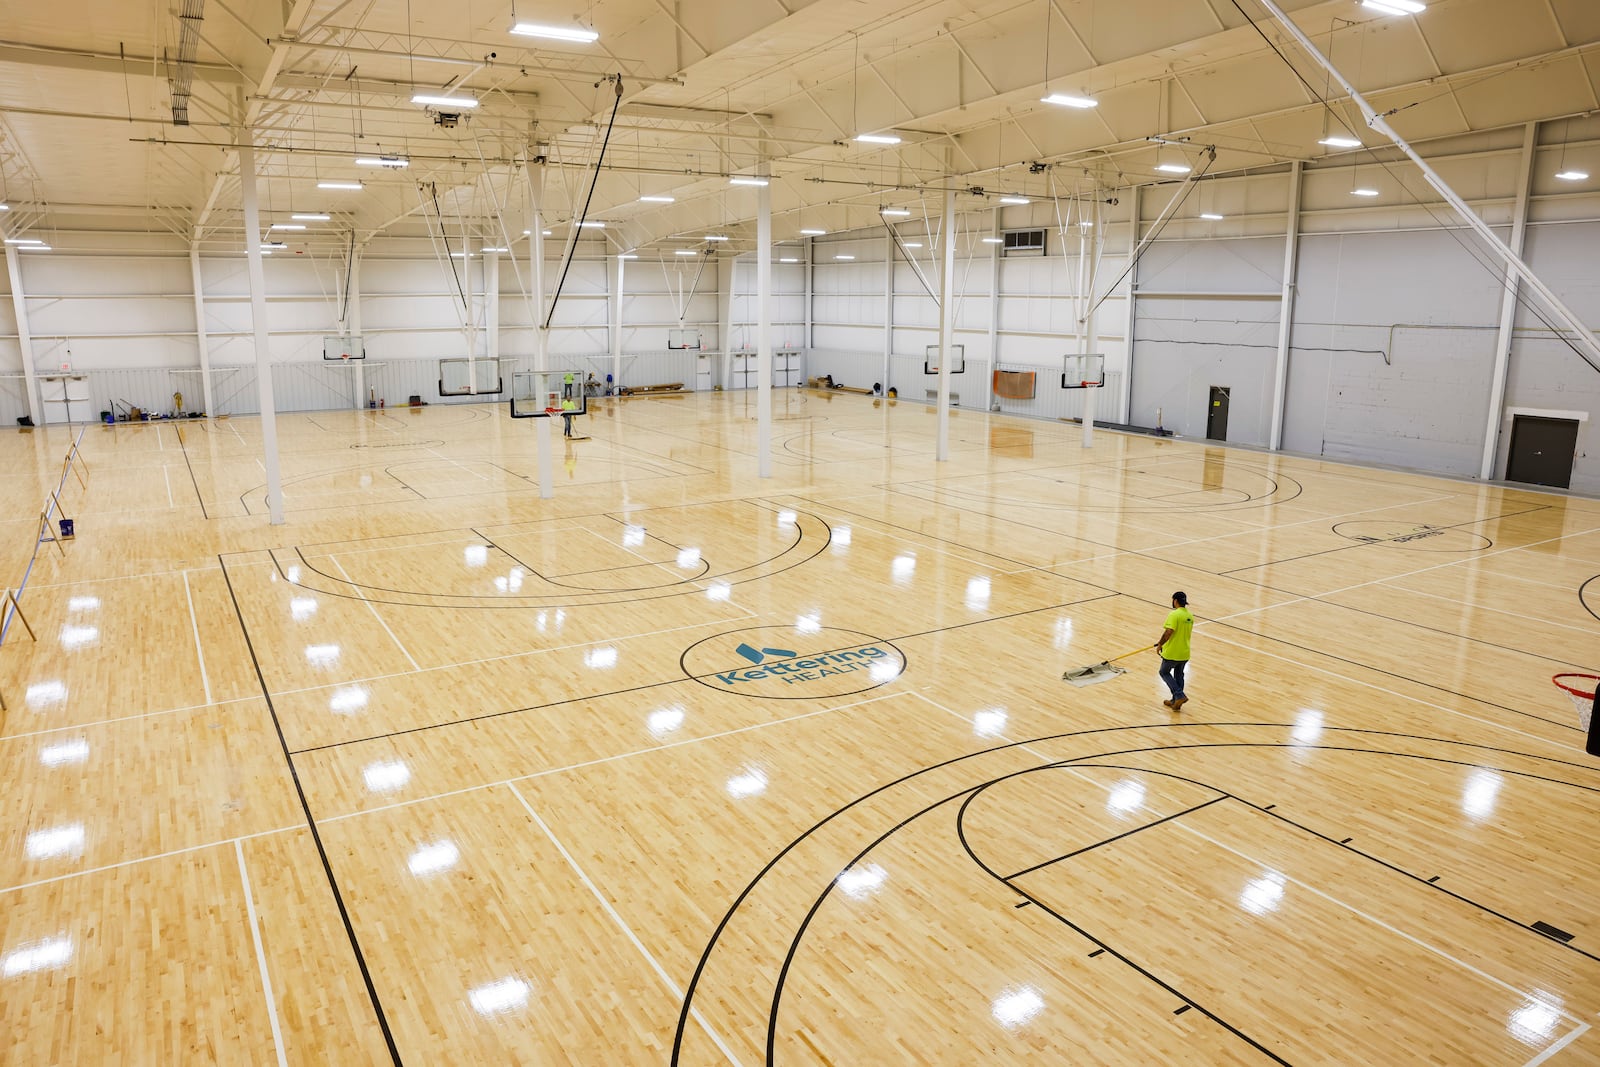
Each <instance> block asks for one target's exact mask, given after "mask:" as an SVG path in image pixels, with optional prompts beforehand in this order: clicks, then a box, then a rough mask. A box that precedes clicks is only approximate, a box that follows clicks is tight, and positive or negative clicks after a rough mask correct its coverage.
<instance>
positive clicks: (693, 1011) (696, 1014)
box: [506, 782, 742, 1067]
mask: <svg viewBox="0 0 1600 1067" xmlns="http://www.w3.org/2000/svg"><path fill="white" fill-rule="evenodd" d="M506 788H507V789H510V790H511V792H512V795H513V796H515V797H516V798H517V801H518V802H519V803H521V805H522V807H523V810H525V811H526V812H527V813H528V815H529V816H530V817H531V818H532V819H533V821H534V822H535V823H537V824H538V825H539V829H541V830H543V831H544V836H545V837H548V838H549V839H550V843H551V844H552V845H554V846H556V851H558V852H560V853H561V858H562V859H564V860H566V861H567V866H569V867H571V868H572V871H573V873H574V874H576V875H577V876H578V879H579V881H581V882H583V884H584V886H585V887H586V888H587V889H588V890H589V892H590V893H593V894H594V898H595V900H598V901H599V902H600V907H601V908H602V909H603V910H604V911H605V913H606V914H607V915H609V916H610V917H611V921H612V922H614V923H616V924H617V928H618V929H620V930H621V931H622V932H623V934H624V935H626V936H627V938H628V940H629V941H630V942H632V943H633V947H634V948H636V949H638V950H639V954H640V955H641V956H643V957H644V958H645V962H647V963H649V964H650V968H651V969H652V970H653V971H655V972H656V976H657V977H659V978H660V979H661V984H662V985H664V986H666V987H667V991H668V992H669V993H671V994H672V996H673V999H675V1000H677V1001H679V1002H680V1003H681V1002H682V1001H683V990H682V989H680V988H678V984H677V983H676V982H674V981H673V980H672V978H671V976H669V975H668V974H667V972H666V969H665V968H663V967H662V966H661V964H660V962H659V961H657V960H656V958H655V956H654V955H652V954H651V952H650V950H649V949H648V948H646V947H645V946H644V942H642V941H640V940H639V938H638V936H637V935H636V934H634V932H633V930H632V928H631V927H629V926H628V924H627V922H626V921H625V920H624V919H623V918H622V916H621V915H619V914H617V909H616V908H614V907H612V905H611V901H609V900H607V899H606V895H605V894H604V893H602V892H600V887H599V886H597V885H595V884H594V881H593V880H592V879H590V877H589V875H588V874H587V873H586V872H585V871H584V869H583V868H582V867H581V866H579V865H578V861H577V859H576V858H574V857H573V855H572V853H570V852H568V851H567V846H566V845H563V844H562V843H561V841H560V839H559V838H557V837H556V835H555V834H554V833H552V832H551V830H550V827H549V826H547V825H546V824H545V821H544V820H543V819H541V818H539V813H538V812H536V811H534V810H533V805H532V804H529V803H528V798H527V797H525V796H523V795H522V790H520V789H518V788H517V787H516V784H515V783H512V782H507V783H506ZM689 1014H690V1016H691V1017H693V1019H694V1021H695V1022H697V1023H699V1024H700V1028H701V1029H703V1030H704V1031H705V1032H706V1035H707V1036H708V1037H710V1038H711V1040H712V1043H714V1044H715V1045H716V1046H717V1048H719V1049H721V1050H722V1054H723V1055H724V1056H726V1057H728V1062H729V1063H732V1064H735V1065H736V1067H742V1065H740V1060H739V1057H737V1056H735V1055H734V1054H733V1050H732V1049H730V1048H729V1047H728V1045H727V1043H726V1042H724V1041H723V1040H722V1036H721V1035H720V1034H718V1033H717V1032H716V1031H715V1030H713V1029H712V1028H711V1024H710V1023H709V1022H707V1021H706V1019H705V1016H703V1015H701V1014H700V1009H698V1008H693V1007H691V1008H690V1009H689Z"/></svg>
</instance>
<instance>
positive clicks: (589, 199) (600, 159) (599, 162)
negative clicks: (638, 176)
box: [544, 74, 622, 330]
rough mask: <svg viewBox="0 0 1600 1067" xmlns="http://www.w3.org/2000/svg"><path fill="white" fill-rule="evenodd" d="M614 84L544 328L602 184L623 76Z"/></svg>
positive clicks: (618, 77) (552, 312)
mask: <svg viewBox="0 0 1600 1067" xmlns="http://www.w3.org/2000/svg"><path fill="white" fill-rule="evenodd" d="M614 77H615V79H616V80H615V82H614V83H613V85H614V88H615V89H616V98H615V99H614V100H612V102H611V118H610V119H608V120H607V121H606V135H605V139H604V140H602V141H601V142H600V154H599V155H598V156H596V157H595V161H594V176H593V177H592V178H590V179H589V195H588V196H586V197H584V200H583V212H582V214H580V215H579V216H578V221H577V222H575V223H573V230H572V234H573V239H572V241H571V242H569V243H568V245H567V259H566V262H564V263H562V264H561V278H560V279H559V280H558V281H557V282H556V291H555V292H554V293H552V294H551V295H550V314H548V315H546V316H545V320H544V328H545V329H547V330H548V329H549V328H550V323H551V322H553V321H554V320H555V317H556V305H557V304H558V303H560V301H561V289H562V287H563V286H565V285H566V284H567V271H569V270H571V269H572V259H573V256H575V255H576V254H577V251H578V239H577V235H578V231H580V230H582V229H583V224H584V223H585V222H587V221H588V220H589V205H590V204H591V203H593V201H594V187H595V186H596V185H597V184H599V182H600V170H601V168H602V167H603V166H604V165H605V161H606V147H607V146H608V145H610V144H611V131H612V130H613V129H614V128H615V127H616V125H617V108H619V107H621V106H622V75H620V74H618V75H615V76H614Z"/></svg>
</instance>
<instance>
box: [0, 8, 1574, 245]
mask: <svg viewBox="0 0 1600 1067" xmlns="http://www.w3.org/2000/svg"><path fill="white" fill-rule="evenodd" d="M1282 6H1283V7H1284V8H1285V9H1286V10H1288V11H1289V12H1290V13H1291V14H1292V15H1293V16H1294V18H1295V20H1296V22H1297V23H1298V24H1299V25H1300V26H1301V27H1302V28H1303V29H1304V30H1305V31H1307V33H1308V34H1310V35H1311V36H1312V37H1313V38H1314V39H1315V40H1316V41H1317V43H1318V44H1319V46H1321V47H1323V48H1324V49H1325V50H1328V51H1330V52H1331V55H1332V57H1333V59H1334V62H1335V63H1336V64H1338V66H1339V67H1340V68H1341V69H1342V70H1343V71H1344V72H1345V73H1346V74H1347V75H1348V76H1349V77H1350V78H1351V79H1352V80H1353V81H1354V82H1355V83H1356V84H1357V86H1358V87H1359V88H1360V89H1361V90H1362V91H1363V92H1367V93H1369V94H1370V95H1371V98H1372V100H1373V102H1374V104H1375V105H1376V106H1377V107H1378V108H1379V109H1380V110H1389V109H1393V110H1394V114H1393V115H1392V117H1391V120H1390V121H1391V122H1392V123H1393V124H1394V125H1395V126H1396V128H1397V129H1398V130H1399V131H1400V132H1401V133H1402V134H1403V135H1405V136H1407V137H1408V138H1410V139H1413V140H1415V141H1417V142H1421V143H1426V142H1429V141H1434V140H1439V139H1443V138H1450V137H1456V136H1459V135H1461V134H1466V133H1471V132H1475V131H1483V130H1490V129H1497V128H1501V127H1505V126H1508V125H1512V124H1516V123H1523V122H1527V121H1530V120H1535V119H1551V118H1559V117H1563V116H1569V115H1576V114H1585V113H1588V112H1591V111H1595V110H1597V109H1600V4H1597V3H1595V2H1594V0H1432V2H1431V3H1430V4H1429V5H1428V8H1427V10H1426V11H1424V12H1423V13H1422V14H1420V15H1416V16H1407V17H1389V16H1385V15H1383V14H1381V13H1379V12H1377V11H1375V10H1373V9H1371V8H1368V7H1363V6H1361V5H1360V4H1359V3H1358V2H1357V0H1334V2H1326V0H1283V2H1282ZM515 14H516V17H517V18H518V19H521V20H524V21H532V22H540V23H545V24H550V25H556V26H562V27H580V26H581V27H589V28H592V29H593V30H595V31H597V32H598V33H599V35H600V37H599V40H598V41H597V42H595V43H593V44H579V43H571V44H568V43H561V42H554V41H549V40H535V39H532V38H527V37H518V36H513V35H511V34H510V33H509V32H508V31H509V28H510V26H511V24H512V21H513V5H512V3H511V2H510V0H503V2H487V3H486V2H479V0H473V2H465V3H463V2H461V0H293V2H287V0H228V2H227V3H224V2H223V0H167V2H166V3H159V2H158V3H150V4H137V3H124V2H122V0H57V2H55V3H51V4H38V3H24V2H22V0H0V27H3V29H0V35H3V37H4V38H5V39H4V40H0V173H3V176H4V188H3V190H0V197H3V198H4V199H5V200H6V201H8V202H9V203H11V204H12V206H13V211H12V212H11V213H10V215H9V220H10V221H9V223H8V225H10V226H13V227H15V226H18V225H28V226H32V227H35V228H39V229H43V230H55V231H61V230H95V231H118V230H134V231H143V230H148V231H158V232H170V233H175V234H179V235H182V236H184V237H186V238H191V237H193V236H194V235H195V234H196V233H199V234H201V236H202V238H203V239H204V240H205V241H207V242H208V244H210V245H212V246H214V247H232V248H238V247H239V246H240V244H241V243H242V233H241V225H242V223H241V214H240V187H239V177H238V174H239V169H238V168H239V164H238V153H237V151H236V150H235V149H236V147H237V146H238V145H239V144H240V143H241V142H242V141H243V139H244V138H246V137H248V136H249V133H248V132H247V131H250V130H253V131H254V138H255V143H256V144H257V146H258V149H257V153H256V163H257V167H256V169H257V172H258V174H259V175H260V176H261V181H260V183H259V184H260V198H261V204H262V210H263V225H266V224H267V223H270V222H282V221H287V216H288V215H289V214H290V213H291V212H294V213H324V212H325V213H328V214H329V215H331V216H332V218H331V219H330V220H329V221H327V222H320V221H312V222H310V223H308V229H307V231H305V232H304V233H300V232H295V233H294V234H293V237H294V239H295V240H304V241H309V242H312V243H313V244H315V243H318V242H323V241H326V242H334V241H342V240H344V239H345V237H344V235H346V234H348V233H349V232H351V231H354V232H355V234H356V235H357V237H358V238H363V239H364V238H366V237H368V236H371V235H375V234H396V235H403V236H407V235H408V236H417V235H422V234H425V233H426V232H427V229H426V227H427V226H428V225H429V223H428V221H427V220H433V221H432V225H433V226H434V227H435V228H436V229H437V227H438V225H439V224H440V220H441V219H442V220H443V224H444V225H445V226H446V227H447V228H448V229H449V231H450V232H451V233H463V232H465V233H467V234H469V235H470V237H471V239H472V240H474V241H478V240H482V241H484V242H485V243H489V244H500V243H502V242H503V241H504V240H507V239H510V240H516V239H519V238H520V236H521V227H522V225H523V219H524V218H525V208H526V193H525V191H524V189H525V185H526V183H525V182H524V181H523V180H522V178H523V174H524V169H523V168H524V161H525V160H526V159H527V158H528V157H530V156H534V157H539V156H542V157H544V158H545V159H547V160H548V162H549V164H550V165H549V166H548V167H547V168H546V173H547V178H546V193H547V206H546V211H547V218H549V219H552V220H555V221H553V222H552V227H553V228H555V227H561V226H563V225H564V224H565V223H566V222H567V220H569V219H570V218H571V217H572V216H573V214H574V213H575V212H576V211H577V210H580V209H581V208H582V206H583V204H584V202H585V200H586V197H587V193H588V190H589V182H590V178H591V176H592V174H593V164H594V161H595V159H596V158H597V156H598V155H599V153H600V146H601V143H602V141H603V140H606V135H607V131H608V130H609V140H608V143H607V146H606V151H605V157H604V158H605V167H604V169H603V170H602V172H601V174H600V177H599V179H598V181H597V182H596V183H595V187H594V192H593V197H592V200H589V207H588V212H587V215H588V217H589V218H590V219H596V220H602V221H604V222H605V223H606V227H607V228H606V230H605V231H604V232H605V236H606V237H607V239H608V243H609V245H610V247H612V248H613V249H625V248H634V247H644V246H650V245H656V246H661V245H668V246H679V247H692V246H694V245H695V244H696V243H698V242H700V241H701V240H702V239H703V237H704V236H705V235H706V234H707V233H712V232H722V233H727V234H729V235H730V236H732V237H733V238H734V239H735V241H736V242H737V241H739V240H741V239H747V238H748V237H749V236H750V234H751V231H752V230H753V224H752V220H753V217H754V214H755V208H756V194H755V191H754V190H752V189H748V188H742V187H737V186H730V185H729V182H728V178H729V176H730V175H739V174H746V175H748V174H754V173H756V172H757V171H758V170H767V171H770V173H771V175H772V196H773V206H774V212H775V217H776V223H775V227H774V232H775V235H776V236H777V237H779V238H780V239H787V238H792V237H795V236H797V235H798V231H799V230H800V229H801V228H802V227H805V228H813V229H823V230H828V231H837V230H841V229H847V228H860V227H864V226H870V225H875V224H876V216H877V210H878V208H879V206H880V205H883V204H886V203H888V204H903V205H908V206H911V207H912V208H913V209H914V210H917V211H918V212H919V213H920V211H921V210H923V207H922V205H924V204H925V205H926V206H927V207H928V208H933V207H934V206H935V205H934V203H933V199H932V198H933V197H934V196H936V195H937V193H938V191H939V190H942V189H943V188H944V187H945V186H946V185H952V184H953V185H955V186H956V187H958V188H960V189H963V190H965V189H969V188H972V187H980V188H982V189H984V190H986V191H987V192H988V193H989V194H990V196H991V199H988V200H979V199H977V198H964V203H965V204H966V205H967V206H969V207H974V206H983V205H992V204H993V202H994V201H993V199H992V197H993V196H995V195H998V194H1000V193H1012V194H1021V195H1027V196H1033V197H1042V196H1047V195H1051V194H1052V193H1053V194H1057V195H1066V194H1069V193H1073V192H1087V191H1094V190H1102V189H1110V188H1121V187H1126V186H1127V185H1129V184H1137V183H1145V182H1153V181H1157V180H1162V179H1163V176H1162V175H1161V174H1159V173H1158V172H1156V171H1155V169H1154V168H1155V166H1156V164H1157V163H1158V161H1161V160H1165V161H1168V162H1172V161H1176V160H1179V159H1183V160H1186V161H1188V162H1191V163H1192V162H1194V161H1195V160H1196V158H1197V157H1198V155H1199V153H1200V149H1201V148H1203V147H1204V146H1216V148H1217V160H1216V163H1215V165H1214V167H1213V170H1212V172H1213V173H1226V172H1231V171H1239V170H1247V169H1252V168H1260V167H1267V166H1274V165H1279V164H1282V163H1284V162H1286V161H1289V160H1294V159H1302V160H1308V161H1314V160H1317V159H1320V158H1322V157H1324V156H1326V155H1329V154H1337V153H1339V152H1341V151H1350V150H1348V149H1331V148H1327V147H1324V146H1322V145H1319V144H1318V143H1317V142H1318V140H1319V139H1320V138H1321V137H1323V136H1324V135H1325V134H1326V133H1327V132H1329V130H1330V129H1335V130H1336V128H1337V127H1338V126H1340V125H1343V126H1344V127H1345V129H1346V130H1347V131H1356V132H1357V133H1358V135H1364V136H1365V140H1366V143H1367V144H1368V145H1377V144H1380V143H1381V139H1380V138H1378V137H1377V135H1375V134H1373V133H1371V132H1370V131H1366V130H1365V129H1364V128H1363V126H1362V124H1361V123H1360V121H1359V116H1358V115H1357V114H1356V113H1355V111H1354V109H1353V108H1352V107H1351V106H1350V105H1349V104H1348V102H1345V101H1340V100H1338V97H1337V93H1336V91H1335V92H1334V93H1333V94H1330V93H1329V92H1328V83H1327V79H1326V76H1325V75H1324V73H1323V72H1322V71H1321V70H1320V68H1318V67H1317V66H1316V65H1315V64H1314V63H1313V62H1312V61H1311V60H1310V59H1309V58H1308V57H1306V56H1305V55H1304V54H1303V53H1302V52H1300V51H1299V50H1298V49H1297V48H1295V46H1294V45H1293V43H1292V42H1291V41H1290V40H1289V38H1288V36H1287V35H1286V34H1285V33H1284V31H1283V30H1282V28H1281V27H1279V26H1277V25H1276V24H1275V23H1274V22H1273V21H1272V20H1271V19H1270V17H1268V15H1267V13H1266V12H1265V10H1264V9H1263V8H1261V7H1260V6H1259V4H1258V3H1257V2H1256V0H971V2H967V3H958V2H953V0H935V2H928V0H913V2H905V0H596V2H594V3H592V4H583V5H574V4H571V3H569V2H564V0H557V2H555V3H535V2H533V0H519V2H518V4H517V5H516V12H515ZM1247 16H1248V17H1247ZM1251 19H1254V20H1255V23H1254V24H1252V23H1251V21H1250V20H1251ZM1280 53H1281V54H1280ZM1291 64H1292V67H1291ZM619 83H620V89H621V95H620V98H619V97H618V96H617V88H618V85H619ZM428 92H433V93H446V94H447V95H463V94H470V95H471V96H472V97H474V98H476V99H477V100H479V101H480V106H479V107H477V108H476V109H472V110H470V111H468V110H465V109H456V108H454V107H453V106H452V107H448V108H440V107H433V108H429V107H425V106H423V105H419V104H415V103H412V101H411V98H412V96H413V95H414V94H416V93H428ZM1048 92H1055V93H1069V94H1073V95H1083V96H1089V97H1092V98H1094V99H1095V100H1096V101H1097V102H1098V106H1097V107H1095V108H1093V109H1087V110H1077V109H1071V108H1063V107H1058V106H1054V105H1050V104H1045V103H1042V102H1041V97H1043V96H1044V95H1046V94H1047V93H1048ZM1321 98H1330V99H1333V100H1334V101H1335V103H1334V105H1333V107H1332V109H1331V111H1330V109H1328V108H1325V107H1324V106H1323V104H1322V102H1321ZM175 103H176V104H177V105H178V108H179V110H180V112H181V111H182V110H184V106H185V105H186V111H187V119H188V122H187V124H177V123H175V122H174V107H175ZM614 105H615V107H616V115H615V120H614V122H613V121H611V115H612V109H613V106H614ZM441 110H446V111H449V112H452V113H453V112H455V111H456V110H460V114H461V118H460V121H459V123H458V124H456V125H454V126H453V127H450V126H446V125H441V124H439V122H438V118H439V114H438V113H439V111H441ZM886 132H892V133H893V134H894V135H897V136H899V137H900V138H901V139H902V140H901V143H900V144H898V145H893V146H885V145H870V144H861V143H857V142H856V141H854V140H853V138H854V137H855V136H856V135H857V134H862V133H886ZM1152 137H1160V138H1164V139H1166V140H1167V141H1168V142H1169V143H1168V144H1165V145H1162V144H1158V143H1155V142H1152V141H1151V140H1150V138H1152ZM1172 142H1176V143H1172ZM1357 151H1359V150H1357ZM358 156H360V157H395V158H398V159H403V160H406V161H407V162H408V163H409V166H407V167H405V168H404V169H388V168H382V167H377V168H374V167H362V166H357V165H356V164H355V162H354V160H355V159H356V158H357V157H358ZM1039 163H1044V164H1048V166H1047V167H1038V166H1036V165H1035V166H1030V164H1039ZM328 180H346V181H348V180H359V181H361V182H363V184H364V188H363V189H361V190H360V191H333V190H323V189H319V188H318V187H317V183H318V182H319V181H328ZM642 195H657V196H670V197H673V198H674V202H672V203H652V202H641V201H640V199H639V198H640V197H641V196H642ZM713 228H714V229H713ZM558 232H564V231H559V230H558Z"/></svg>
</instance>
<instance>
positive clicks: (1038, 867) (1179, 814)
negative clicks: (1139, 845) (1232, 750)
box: [1002, 796, 1228, 882]
mask: <svg viewBox="0 0 1600 1067" xmlns="http://www.w3.org/2000/svg"><path fill="white" fill-rule="evenodd" d="M1227 799H1228V798H1227V797H1226V796H1217V797H1212V798H1211V799H1210V800H1208V801H1206V802H1205V803H1204V804H1196V805H1195V806H1194V807H1192V808H1185V809H1184V810H1182V811H1175V812H1173V813H1172V814H1171V815H1165V816H1163V817H1161V818H1159V819H1156V820H1155V821H1154V822H1147V823H1145V824H1144V825H1143V826H1135V827H1134V828H1133V829H1131V830H1125V831H1123V832H1122V833H1120V834H1118V835H1117V836H1115V837H1108V838H1106V839H1105V840H1103V841H1096V842H1095V843H1094V844H1092V845H1085V846H1083V847H1082V848H1076V849H1073V850H1072V851H1071V852H1066V853H1063V854H1061V855H1059V856H1055V857H1052V858H1051V859H1047V860H1045V861H1044V862H1043V863H1035V864H1034V865H1033V866H1032V867H1024V868H1023V869H1022V870H1020V871H1018V872H1017V873H1015V874H1008V875H1005V876H1003V878H1002V880H1003V881H1006V882H1009V881H1011V880H1012V879H1014V878H1021V877H1022V876H1023V875H1025V874H1032V873H1034V872H1035V871H1042V870H1044V869H1045V868H1046V867H1049V866H1051V865H1052V864H1056V863H1060V862H1061V861H1062V860H1070V859H1071V858H1072V857H1074V856H1081V855H1083V854H1084V853H1085V852H1092V851H1093V850H1095V849H1097V848H1099V847H1100V846H1102V845H1109V844H1111V843H1112V842H1113V841H1121V840H1122V839H1123V838H1124V837H1132V836H1133V835H1134V834H1140V833H1143V832H1144V831H1146V830H1148V829H1150V828H1151V827H1154V826H1160V825H1161V824H1162V823H1165V822H1171V821H1172V820H1173V819H1181V818H1183V817H1184V816H1185V815H1192V814H1194V813H1195V812H1197V811H1199V810H1200V809H1201V808H1209V807H1210V806H1211V805H1213V804H1219V803H1221V802H1222V801H1224V800H1227Z"/></svg>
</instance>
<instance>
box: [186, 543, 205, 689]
mask: <svg viewBox="0 0 1600 1067" xmlns="http://www.w3.org/2000/svg"><path fill="white" fill-rule="evenodd" d="M183 598H184V599H185V600H187V601H188V602H189V629H190V630H191V631H192V632H193V633H194V656H195V659H196V660H198V661H199V663H200V684H201V686H203V687H204V688H205V693H206V706H207V707H209V706H210V705H211V679H210V678H209V677H208V676H207V675H206V653H205V649H204V648H202V647H201V645H200V622H199V620H198V619H196V618H195V614H194V593H193V592H191V591H190V589H189V572H188V571H184V572H183Z"/></svg>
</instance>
